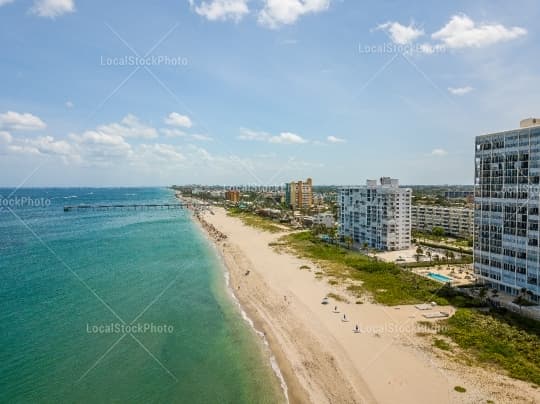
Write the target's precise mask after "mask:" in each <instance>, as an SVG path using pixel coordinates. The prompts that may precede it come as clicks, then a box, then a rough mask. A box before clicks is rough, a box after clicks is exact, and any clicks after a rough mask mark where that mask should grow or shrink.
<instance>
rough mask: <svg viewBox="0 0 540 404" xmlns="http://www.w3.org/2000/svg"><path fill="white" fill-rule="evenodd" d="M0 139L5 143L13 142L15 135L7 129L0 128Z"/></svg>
mask: <svg viewBox="0 0 540 404" xmlns="http://www.w3.org/2000/svg"><path fill="white" fill-rule="evenodd" d="M0 140H1V141H2V142H4V143H11V142H12V141H13V136H11V134H10V133H9V132H7V131H5V130H0Z"/></svg>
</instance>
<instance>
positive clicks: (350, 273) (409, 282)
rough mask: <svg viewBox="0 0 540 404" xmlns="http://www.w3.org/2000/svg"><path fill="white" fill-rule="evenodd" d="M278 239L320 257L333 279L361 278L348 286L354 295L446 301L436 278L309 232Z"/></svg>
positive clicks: (385, 299)
mask: <svg viewBox="0 0 540 404" xmlns="http://www.w3.org/2000/svg"><path fill="white" fill-rule="evenodd" d="M281 241H283V242H284V243H286V244H288V245H289V247H291V248H292V249H293V250H294V251H295V252H296V253H297V254H299V255H300V256H303V257H306V258H310V259H313V260H316V261H319V262H320V263H321V264H322V265H323V266H324V267H325V269H326V275H329V276H332V277H333V279H334V280H342V281H343V280H353V281H360V282H361V283H362V284H361V285H359V284H358V283H355V284H353V285H350V286H349V287H348V289H349V290H350V291H351V292H353V293H355V294H356V295H357V296H360V295H362V294H364V293H365V292H368V293H370V294H371V295H372V296H373V298H374V299H375V301H377V302H379V303H382V304H387V305H397V304H412V303H422V302H426V301H435V302H437V303H439V304H448V300H447V299H446V298H444V297H443V296H442V295H439V293H440V289H441V285H440V284H439V283H437V282H435V281H432V280H430V279H427V278H424V277H422V276H419V275H416V274H414V273H412V272H408V271H403V270H401V269H400V268H399V267H398V266H397V265H395V264H392V263H386V262H382V261H377V260H376V259H374V258H371V257H368V256H366V255H363V254H360V253H358V252H354V251H349V250H346V249H344V248H342V247H339V246H336V245H332V244H327V243H324V242H322V241H320V240H319V239H318V238H317V237H315V236H313V234H311V233H310V232H301V233H294V234H289V235H286V236H284V237H282V239H281Z"/></svg>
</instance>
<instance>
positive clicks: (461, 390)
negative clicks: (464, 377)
mask: <svg viewBox="0 0 540 404" xmlns="http://www.w3.org/2000/svg"><path fill="white" fill-rule="evenodd" d="M454 390H455V391H457V392H458V393H465V392H466V391H467V389H466V388H465V387H461V386H456V387H454Z"/></svg>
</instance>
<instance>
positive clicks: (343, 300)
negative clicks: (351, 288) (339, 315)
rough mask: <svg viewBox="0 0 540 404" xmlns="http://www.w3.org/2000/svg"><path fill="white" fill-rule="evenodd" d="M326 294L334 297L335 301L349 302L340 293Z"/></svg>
mask: <svg viewBox="0 0 540 404" xmlns="http://www.w3.org/2000/svg"><path fill="white" fill-rule="evenodd" d="M326 296H327V297H329V298H331V299H334V300H335V301H336V302H345V303H348V302H349V301H348V300H347V299H346V298H344V297H343V296H341V295H338V294H337V293H328V294H327V295H326Z"/></svg>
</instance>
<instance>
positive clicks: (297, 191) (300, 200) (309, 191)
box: [285, 178, 313, 209]
mask: <svg viewBox="0 0 540 404" xmlns="http://www.w3.org/2000/svg"><path fill="white" fill-rule="evenodd" d="M285 202H286V203H287V204H288V205H289V206H291V207H292V208H293V209H309V208H310V207H311V206H312V205H313V181H312V180H311V178H308V179H307V180H306V181H298V182H290V183H288V184H286V186H285Z"/></svg>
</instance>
